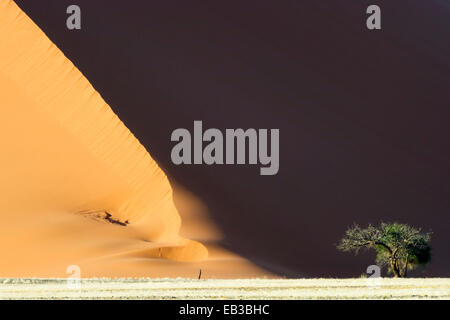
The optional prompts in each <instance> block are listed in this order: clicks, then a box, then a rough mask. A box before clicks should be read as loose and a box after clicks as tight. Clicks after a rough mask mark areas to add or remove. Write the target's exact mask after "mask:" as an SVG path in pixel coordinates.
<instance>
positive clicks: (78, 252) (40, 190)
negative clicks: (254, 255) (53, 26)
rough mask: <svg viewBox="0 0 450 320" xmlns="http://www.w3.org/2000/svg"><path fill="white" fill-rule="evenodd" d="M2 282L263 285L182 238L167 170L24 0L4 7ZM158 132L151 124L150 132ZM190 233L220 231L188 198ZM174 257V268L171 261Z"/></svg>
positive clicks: (237, 261) (241, 263)
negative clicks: (231, 281) (75, 277)
mask: <svg viewBox="0 0 450 320" xmlns="http://www.w3.org/2000/svg"><path fill="white" fill-rule="evenodd" d="M0 88H1V92H0V102H1V103H0V112H1V118H0V148H1V150H2V157H1V158H0V175H1V183H0V194H1V195H2V197H0V219H1V221H2V222H1V224H0V252H1V254H2V264H1V265H0V276H1V277H60V276H65V275H66V268H67V266H69V265H79V266H80V267H81V275H82V276H114V277H115V276H121V277H127V276H155V277H156V276H157V277H163V276H174V277H177V276H185V277H196V276H197V274H198V270H199V269H200V268H203V269H204V270H205V271H204V275H205V276H206V277H235V276H250V275H252V276H257V275H262V274H264V272H263V271H262V270H260V269H258V268H256V267H254V266H253V265H252V264H251V263H249V262H248V261H245V260H244V259H242V258H239V257H236V256H233V255H231V254H230V253H228V252H226V251H224V250H221V249H220V248H215V247H214V246H213V245H210V246H209V247H210V253H211V255H210V257H209V258H208V250H207V249H206V247H205V246H204V245H203V244H201V243H200V242H197V241H193V240H187V239H186V238H184V237H182V236H180V235H179V231H180V226H181V219H180V216H179V213H178V210H177V208H176V206H175V204H174V201H173V199H172V188H171V186H170V184H169V181H168V179H167V177H166V175H165V174H164V172H163V171H162V170H161V169H160V168H159V166H158V164H157V163H156V162H155V161H154V160H153V159H152V158H151V156H150V155H149V153H148V152H147V151H146V150H145V148H144V147H143V146H142V145H141V144H140V143H139V141H138V140H137V139H136V138H135V137H134V136H133V135H132V134H131V132H130V131H129V130H128V129H127V128H126V127H125V125H124V124H123V123H122V122H121V121H120V120H119V118H118V117H117V116H116V115H115V114H114V113H113V111H112V110H111V109H110V107H109V106H108V105H107V104H106V103H105V101H104V100H103V99H102V97H101V96H100V95H99V93H98V92H97V91H96V90H95V89H94V88H93V87H92V86H91V85H90V83H89V82H88V80H87V79H86V78H85V77H84V76H83V75H82V74H81V73H80V71H79V70H78V69H77V68H76V67H75V66H74V65H73V64H72V63H71V62H70V61H69V60H68V59H67V58H66V57H65V56H64V55H63V53H62V52H61V51H60V50H59V49H58V48H57V47H56V46H55V45H54V44H53V43H52V42H51V41H50V40H49V39H48V38H47V37H46V36H45V34H44V33H43V32H42V31H41V30H40V29H39V28H38V27H37V26H36V25H35V24H34V23H33V21H31V19H29V18H28V17H27V16H26V14H24V13H23V12H22V11H21V10H20V9H19V8H18V7H17V6H16V4H15V3H14V2H12V1H6V0H0ZM149 125H151V124H149ZM176 203H177V207H178V208H179V209H180V212H181V213H182V215H183V214H184V216H185V225H184V226H183V229H182V233H183V234H185V235H186V236H188V237H190V238H195V239H196V240H200V241H204V242H205V243H213V242H214V240H215V239H218V238H220V232H219V231H218V230H215V228H214V225H213V224H212V223H211V222H209V221H208V219H207V215H206V213H205V211H206V210H205V209H204V208H202V205H201V203H200V202H199V201H198V200H197V199H196V198H195V196H194V195H192V194H189V193H188V192H187V191H185V190H181V189H179V190H178V191H177V198H176ZM163 258H167V259H169V260H167V259H163Z"/></svg>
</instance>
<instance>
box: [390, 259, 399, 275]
mask: <svg viewBox="0 0 450 320" xmlns="http://www.w3.org/2000/svg"><path fill="white" fill-rule="evenodd" d="M390 264H391V270H392V273H393V274H394V277H395V278H398V277H399V276H400V273H399V272H398V271H399V270H398V266H397V261H396V260H395V259H392V258H391V261H390Z"/></svg>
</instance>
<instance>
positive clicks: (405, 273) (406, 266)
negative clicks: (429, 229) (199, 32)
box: [403, 253, 409, 278]
mask: <svg viewBox="0 0 450 320" xmlns="http://www.w3.org/2000/svg"><path fill="white" fill-rule="evenodd" d="M408 259H409V253H408V254H407V255H406V261H405V269H404V271H403V277H405V278H406V277H407V275H408Z"/></svg>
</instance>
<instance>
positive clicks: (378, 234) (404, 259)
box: [337, 223, 431, 278]
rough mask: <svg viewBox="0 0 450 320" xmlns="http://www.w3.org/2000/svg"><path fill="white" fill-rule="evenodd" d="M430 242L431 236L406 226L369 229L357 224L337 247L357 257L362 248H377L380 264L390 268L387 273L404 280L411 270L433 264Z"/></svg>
mask: <svg viewBox="0 0 450 320" xmlns="http://www.w3.org/2000/svg"><path fill="white" fill-rule="evenodd" d="M430 239H431V233H423V232H422V231H421V229H415V228H413V227H411V226H409V225H406V224H400V223H381V224H380V225H379V226H378V227H374V226H372V225H369V226H368V227H367V228H366V229H362V228H361V227H359V226H358V225H357V224H354V225H353V226H352V227H350V228H348V229H347V231H346V232H345V236H344V237H343V238H342V240H341V242H340V243H339V245H338V246H337V248H338V249H339V250H341V251H345V252H349V251H353V252H355V254H357V253H358V252H359V250H360V249H375V250H376V252H377V257H376V262H377V265H379V266H380V267H383V266H387V268H388V272H389V273H392V274H393V275H394V277H396V278H397V277H401V278H404V277H406V276H407V275H408V270H412V269H414V268H416V267H417V266H419V265H426V264H427V263H429V262H430V261H431V247H430V245H429V242H430Z"/></svg>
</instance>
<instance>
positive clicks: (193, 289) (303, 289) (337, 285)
mask: <svg viewBox="0 0 450 320" xmlns="http://www.w3.org/2000/svg"><path fill="white" fill-rule="evenodd" d="M0 298H1V299H449V298H450V279H449V278H415V279H391V278H376V279H373V278H368V279H364V278H359V279H295V280H288V279H279V280H275V279H238V280H217V279H215V280H192V279H182V278H178V279H148V278H140V279H82V280H81V281H80V282H76V280H73V279H71V280H68V279H11V278H10V279H8V278H3V279H0Z"/></svg>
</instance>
